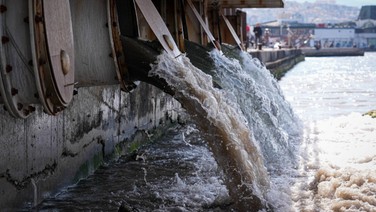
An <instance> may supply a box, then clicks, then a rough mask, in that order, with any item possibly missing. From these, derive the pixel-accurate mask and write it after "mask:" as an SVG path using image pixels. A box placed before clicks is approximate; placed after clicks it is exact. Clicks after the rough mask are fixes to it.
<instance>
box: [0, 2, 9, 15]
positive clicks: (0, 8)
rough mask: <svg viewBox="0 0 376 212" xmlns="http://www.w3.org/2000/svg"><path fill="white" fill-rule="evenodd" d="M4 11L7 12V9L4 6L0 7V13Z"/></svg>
mask: <svg viewBox="0 0 376 212" xmlns="http://www.w3.org/2000/svg"><path fill="white" fill-rule="evenodd" d="M5 11H7V7H6V6H5V5H3V4H2V5H0V13H4V12H5Z"/></svg>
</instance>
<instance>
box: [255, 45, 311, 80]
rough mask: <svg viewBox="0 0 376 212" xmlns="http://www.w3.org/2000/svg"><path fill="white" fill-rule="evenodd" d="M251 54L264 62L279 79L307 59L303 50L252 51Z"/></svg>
mask: <svg viewBox="0 0 376 212" xmlns="http://www.w3.org/2000/svg"><path fill="white" fill-rule="evenodd" d="M250 54H251V55H252V57H255V58H258V59H259V60H260V61H261V62H263V63H264V64H265V66H266V68H268V70H270V72H271V73H272V74H273V75H274V77H275V78H277V79H280V78H281V77H283V76H284V74H285V73H286V72H287V71H288V70H290V69H291V68H292V67H294V66H295V65H296V64H298V63H299V62H301V61H304V59H305V56H304V54H303V53H302V50H301V49H278V50H274V49H266V50H262V51H251V52H250Z"/></svg>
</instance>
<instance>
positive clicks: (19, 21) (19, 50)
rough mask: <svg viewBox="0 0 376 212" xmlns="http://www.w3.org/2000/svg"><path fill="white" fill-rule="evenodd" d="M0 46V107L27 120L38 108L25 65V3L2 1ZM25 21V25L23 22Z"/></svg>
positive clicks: (28, 56) (29, 70)
mask: <svg viewBox="0 0 376 212" xmlns="http://www.w3.org/2000/svg"><path fill="white" fill-rule="evenodd" d="M2 3H3V4H1V7H2V8H3V9H2V12H1V15H0V22H1V35H0V36H1V43H0V58H1V66H0V67H1V68H0V95H1V97H0V99H1V100H0V103H1V104H4V108H5V109H6V110H7V112H8V113H9V114H10V115H12V116H13V117H16V118H27V117H28V116H29V115H30V114H32V112H34V111H35V105H34V104H39V100H38V98H36V97H35V93H37V89H36V86H35V82H34V73H33V70H32V67H31V66H30V64H29V61H30V59H31V51H30V48H31V45H30V37H29V26H28V2H27V1H23V0H13V1H12V3H11V4H10V2H9V1H8V4H6V3H7V2H6V1H2ZM25 20H26V21H25Z"/></svg>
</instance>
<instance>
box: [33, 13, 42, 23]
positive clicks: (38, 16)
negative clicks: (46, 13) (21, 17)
mask: <svg viewBox="0 0 376 212" xmlns="http://www.w3.org/2000/svg"><path fill="white" fill-rule="evenodd" d="M34 20H35V22H36V23H39V22H42V21H43V17H42V16H40V15H36V16H35V17H34Z"/></svg>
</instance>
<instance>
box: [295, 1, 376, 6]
mask: <svg viewBox="0 0 376 212" xmlns="http://www.w3.org/2000/svg"><path fill="white" fill-rule="evenodd" d="M288 1H296V2H300V3H302V2H316V0H288ZM336 2H337V4H339V5H346V6H352V7H359V8H360V7H361V6H362V5H376V1H375V0H337V1H336Z"/></svg>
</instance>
